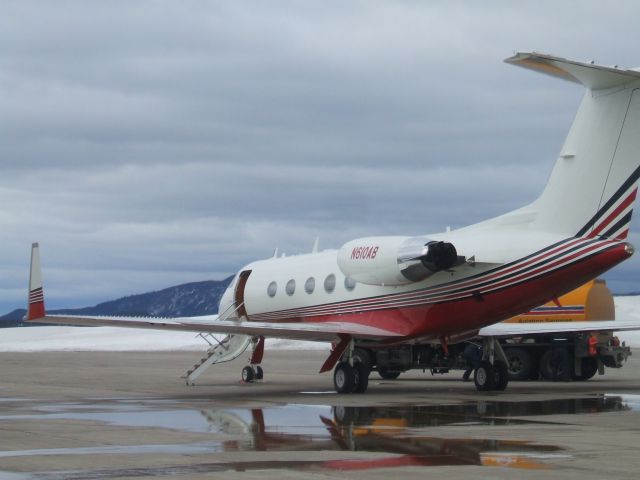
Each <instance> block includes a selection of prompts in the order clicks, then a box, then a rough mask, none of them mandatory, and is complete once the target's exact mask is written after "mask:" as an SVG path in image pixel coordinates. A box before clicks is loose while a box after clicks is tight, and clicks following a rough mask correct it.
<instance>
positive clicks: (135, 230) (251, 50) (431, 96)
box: [0, 1, 640, 310]
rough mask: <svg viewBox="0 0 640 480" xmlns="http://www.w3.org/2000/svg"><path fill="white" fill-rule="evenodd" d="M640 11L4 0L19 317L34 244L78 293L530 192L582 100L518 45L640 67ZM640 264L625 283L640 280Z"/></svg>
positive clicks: (219, 273)
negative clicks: (523, 63)
mask: <svg viewBox="0 0 640 480" xmlns="http://www.w3.org/2000/svg"><path fill="white" fill-rule="evenodd" d="M549 12H553V14H550V13H549ZM638 13H640V7H638V6H637V5H636V3H635V2H619V3H617V4H616V8H615V9H602V7H601V4H600V3H599V2H582V3H581V4H580V8H579V9H577V8H576V7H575V5H574V4H571V3H569V4H566V5H559V4H557V3H556V2H554V3H552V2H538V3H536V4H535V5H532V6H522V5H515V4H512V3H509V2H483V3H482V4H478V5H475V4H466V3H462V2H446V3H445V2H442V3H435V2H415V1H404V2H381V1H380V2H377V1H359V2H358V1H354V2H338V1H335V2H331V1H329V2H317V3H312V2H294V1H290V2H286V1H282V2H269V3H265V2H258V1H253V2H232V1H227V2H200V1H192V2H179V3H176V2H143V1H141V2H87V1H82V2H27V1H21V2H3V3H2V4H0V112H1V113H0V138H1V139H2V141H1V142H0V162H1V165H2V172H3V173H2V176H0V202H1V203H0V204H1V205H2V207H0V225H1V226H2V234H1V235H2V236H1V237H0V238H1V240H2V241H1V245H2V249H0V264H1V265H3V271H4V273H3V275H2V276H1V278H0V308H2V309H3V310H8V309H9V308H13V307H15V306H19V305H21V304H22V302H23V298H24V296H25V292H24V285H25V283H26V275H27V272H26V267H27V265H26V264H27V262H28V248H29V244H30V242H31V241H34V240H39V241H40V242H41V244H42V255H43V261H44V268H45V277H46V282H47V290H48V292H49V293H48V295H49V297H50V300H51V302H52V303H53V304H55V305H59V306H62V305H65V306H68V305H69V304H70V303H71V302H75V303H77V304H87V303H91V302H94V301H98V300H104V299H108V298H112V297H114V296H117V295H122V294H127V293H132V292H138V291H145V290H148V289H151V288H160V287H163V286H167V285H171V284H174V283H179V282H183V281H190V280H199V279H205V278H221V277H223V276H224V275H227V274H230V273H233V272H234V271H235V270H237V269H238V268H239V267H241V266H242V264H244V263H246V262H248V261H251V260H253V259H255V258H260V257H265V256H268V255H269V254H270V253H271V252H272V251H273V248H275V247H276V246H279V247H280V248H281V249H283V250H285V251H287V252H288V253H296V252H299V251H306V250H308V249H309V248H310V247H311V244H312V241H313V238H314V237H315V236H316V235H320V236H321V241H322V244H323V245H324V246H325V247H329V246H332V247H333V246H339V245H340V244H341V243H342V242H344V241H346V240H348V239H349V238H352V237H355V236H360V235H369V234H387V233H389V234H396V233H400V234H405V233H406V234H418V233H426V232H429V231H434V230H435V231H437V230H441V229H443V228H444V227H445V226H447V225H451V226H453V227H456V226H462V225H465V224H469V223H472V222H475V221H478V220H482V219H484V218H488V217H491V216H493V215H496V214H499V213H502V212H505V211H507V210H509V209H512V208H516V207H518V206H520V205H523V204H525V203H527V202H529V201H531V200H533V199H534V198H535V197H536V196H537V194H538V193H539V192H540V191H541V189H542V187H543V185H544V182H545V180H546V178H547V176H548V174H549V172H550V169H551V166H552V164H553V160H554V158H555V156H556V155H557V152H558V151H559V149H560V146H561V144H562V141H563V139H564V136H565V135H566V131H567V129H568V127H569V125H570V124H571V120H572V118H573V115H574V113H575V109H576V107H577V105H578V103H579V101H580V97H581V95H582V92H581V89H580V88H578V87H576V86H574V85H571V84H568V83H562V82H558V81H557V80H553V79H548V78H545V77H543V76H540V75H535V74H533V73H529V72H525V71H522V70H520V69H514V68H511V67H509V66H507V65H504V64H502V63H501V60H502V58H504V57H506V56H508V55H510V54H511V52H512V51H513V50H518V49H523V50H530V49H536V50H539V51H547V52H550V53H556V54H559V55H563V56H567V57H572V58H577V59H591V58H594V59H596V60H598V61H604V62H609V63H612V64H613V63H618V64H620V65H626V66H634V65H638V64H640V58H638V54H637V51H636V48H635V45H637V40H638V38H637V37H638V33H637V28H636V24H635V23H636V22H634V20H633V19H635V18H637V17H638ZM613 32H615V34H613ZM633 232H634V233H633V235H632V240H633V239H638V234H637V232H638V227H636V226H634V227H633ZM639 262H640V260H637V259H636V258H634V259H632V260H631V261H630V262H628V263H627V264H625V265H624V266H622V267H620V268H619V269H617V270H616V271H614V272H612V273H611V274H609V276H608V277H607V278H608V279H609V281H610V282H611V283H612V284H613V285H614V286H616V287H619V288H620V289H623V290H628V289H638V286H637V285H636V283H635V282H634V278H635V276H637V272H638V270H640V263H639Z"/></svg>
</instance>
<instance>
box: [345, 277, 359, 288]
mask: <svg viewBox="0 0 640 480" xmlns="http://www.w3.org/2000/svg"><path fill="white" fill-rule="evenodd" d="M344 288H346V289H347V290H349V291H351V290H353V289H354V288H356V281H355V280H354V279H353V278H351V277H345V278H344Z"/></svg>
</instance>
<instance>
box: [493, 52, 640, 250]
mask: <svg viewBox="0 0 640 480" xmlns="http://www.w3.org/2000/svg"><path fill="white" fill-rule="evenodd" d="M506 61H507V62H508V63H511V64H514V65H519V66H523V67H525V68H529V69H533V70H537V71H540V72H542V73H546V74H548V75H552V76H555V77H559V78H563V79H565V80H570V81H573V82H576V83H582V84H583V85H584V86H585V87H586V89H587V90H586V93H585V95H584V98H583V99H582V103H581V104H580V107H579V109H578V112H577V114H576V117H575V119H574V122H573V124H572V126H571V129H570V130H569V134H568V135H567V138H566V140H565V143H564V145H563V147H562V150H561V152H560V155H559V158H558V159H557V161H556V164H555V166H554V168H553V171H552V173H551V176H550V177H549V181H548V183H547V186H546V187H545V190H544V191H543V193H542V195H541V196H540V197H539V198H538V199H537V200H536V201H535V202H534V203H533V204H532V205H531V206H530V207H531V208H532V209H533V210H534V211H535V212H536V217H535V220H534V221H533V222H532V223H531V228H532V229H535V230H541V231H547V232H553V233H560V234H564V235H571V236H573V235H578V236H585V237H596V236H598V237H606V238H616V239H622V238H626V236H627V234H628V231H629V224H630V221H631V213H632V210H633V204H634V201H635V198H636V192H637V188H638V179H639V177H640V90H639V89H640V72H639V71H635V70H624V69H618V68H615V67H613V68H612V67H605V66H599V65H595V64H592V63H581V62H575V61H571V60H566V59H563V58H558V57H552V56H549V55H541V54H535V53H534V54H517V55H516V56H514V57H512V58H510V59H507V60H506Z"/></svg>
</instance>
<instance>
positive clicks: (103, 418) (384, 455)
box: [0, 395, 640, 480]
mask: <svg viewBox="0 0 640 480" xmlns="http://www.w3.org/2000/svg"><path fill="white" fill-rule="evenodd" d="M170 405H171V406H172V407H173V408H168V407H169V406H170ZM180 405H181V404H180V403H179V402H178V401H176V402H174V403H173V404H170V403H169V402H166V401H160V402H155V401H154V400H152V399H145V400H140V401H131V400H127V401H119V400H115V399H114V400H110V401H97V402H91V403H89V402H88V403H61V404H53V405H44V406H36V413H35V414H30V415H4V416H0V425H1V422H3V421H11V420H16V419H37V420H42V421H49V420H80V421H94V422H100V423H104V424H108V425H112V426H123V427H156V428H158V427H159V428H165V429H174V430H181V431H189V432H198V433H210V434H211V440H210V441H204V442H198V443H185V444H179V445H174V444H171V445H166V444H151V445H106V446H96V447H84V448H52V449H40V450H19V451H4V452H0V458H7V457H20V456H43V455H88V454H122V455H127V454H178V455H179V454H185V455H206V454H221V453H224V452H309V453H308V454H307V455H306V456H302V458H305V457H306V459H305V460H304V461H295V460H294V461H282V460H280V456H278V457H275V458H274V460H268V459H267V460H265V459H264V458H263V456H261V457H260V459H256V461H242V462H224V461H219V462H205V463H202V462H201V463H195V464H194V463H189V464H188V465H170V466H162V467H155V466H154V467H144V468H126V469H104V470H91V471H87V470H83V471H81V472H80V471H78V472H74V471H67V472H55V473H47V474H44V473H43V474H34V475H33V477H34V478H38V479H43V480H57V479H62V478H64V479H74V478H90V479H103V478H104V479H106V478H113V477H123V476H124V477H136V476H149V475H154V476H172V475H182V474H190V473H202V472H215V471H229V470H232V471H239V470H253V469H296V470H366V469H375V468H389V467H401V466H425V467H427V466H444V465H484V466H500V467H514V468H531V469H536V468H549V467H550V465H551V464H552V463H553V462H557V461H561V459H563V458H566V457H567V455H566V454H563V450H562V449H561V448H560V447H557V446H554V445H539V444H531V443H530V442H527V441H508V440H492V439H471V438H441V437H437V436H433V435H429V427H435V426H443V425H448V426H454V425H469V426H471V425H510V424H512V425H517V424H523V423H547V422H546V419H545V418H544V416H548V415H556V414H563V415H566V414H588V413H603V412H623V411H632V410H635V411H638V410H640V396H638V395H597V396H592V397H585V398H578V399H558V400H545V401H530V402H500V401H476V402H468V403H461V404H451V405H437V404H434V405H424V406H411V405H399V406H382V407H346V406H337V407H331V406H324V405H285V406H274V407H266V408H253V409H247V408H207V406H206V405H205V404H203V405H202V406H201V408H198V409H193V408H178V407H179V406H180ZM32 411H33V410H32ZM527 416H536V417H538V416H542V417H543V418H542V419H540V418H536V419H530V420H527V419H526V418H523V417H527ZM156 438H159V439H161V438H162V431H161V430H159V431H158V435H157V437H156ZM327 452H342V453H341V454H339V455H338V457H339V458H335V459H331V460H326V457H331V455H330V454H327ZM345 454H346V456H347V457H349V458H347V459H344V457H345ZM372 454H373V455H372ZM317 457H322V459H316V458H317ZM267 458H268V457H267Z"/></svg>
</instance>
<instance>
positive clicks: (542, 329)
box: [478, 320, 640, 337]
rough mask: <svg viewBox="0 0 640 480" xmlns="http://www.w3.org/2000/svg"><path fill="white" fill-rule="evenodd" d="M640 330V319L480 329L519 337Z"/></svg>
mask: <svg viewBox="0 0 640 480" xmlns="http://www.w3.org/2000/svg"><path fill="white" fill-rule="evenodd" d="M628 330H640V320H592V321H586V322H544V323H542V322H541V323H496V324H494V325H489V326H488V327H484V328H482V329H480V332H479V333H478V336H480V337H517V336H520V335H535V334H544V333H550V334H553V333H572V332H611V331H613V332H623V331H628Z"/></svg>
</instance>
